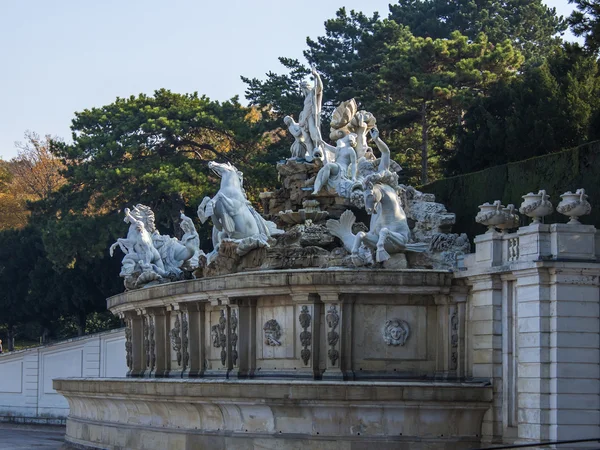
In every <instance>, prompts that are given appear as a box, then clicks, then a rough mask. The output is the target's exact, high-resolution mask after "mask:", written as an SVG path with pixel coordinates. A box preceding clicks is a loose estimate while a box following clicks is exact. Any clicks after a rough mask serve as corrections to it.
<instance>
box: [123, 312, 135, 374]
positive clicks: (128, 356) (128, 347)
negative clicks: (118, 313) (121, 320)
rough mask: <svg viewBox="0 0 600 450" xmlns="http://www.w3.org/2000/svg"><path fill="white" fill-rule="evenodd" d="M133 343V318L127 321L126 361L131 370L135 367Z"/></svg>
mask: <svg viewBox="0 0 600 450" xmlns="http://www.w3.org/2000/svg"><path fill="white" fill-rule="evenodd" d="M132 347H133V344H132V343H131V320H129V319H127V320H126V321H125V361H126V362H127V367H128V368H129V370H132V369H133V356H132V355H131V349H132Z"/></svg>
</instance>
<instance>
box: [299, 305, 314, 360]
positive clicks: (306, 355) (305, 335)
mask: <svg viewBox="0 0 600 450" xmlns="http://www.w3.org/2000/svg"><path fill="white" fill-rule="evenodd" d="M311 319H312V317H311V315H310V312H309V311H308V306H302V309H301V311H300V316H299V317H298V320H299V321H300V326H301V327H302V332H301V333H300V343H301V344H302V347H303V348H302V350H301V351H300V357H301V358H302V361H303V362H304V365H305V366H307V365H308V362H309V361H310V350H309V348H308V347H310V342H311V339H312V333H311V332H310V331H308V328H309V327H310V322H311Z"/></svg>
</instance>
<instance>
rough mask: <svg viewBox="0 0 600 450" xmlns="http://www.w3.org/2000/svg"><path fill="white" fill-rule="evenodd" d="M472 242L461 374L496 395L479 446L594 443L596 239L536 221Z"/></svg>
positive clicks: (576, 228)
mask: <svg viewBox="0 0 600 450" xmlns="http://www.w3.org/2000/svg"><path fill="white" fill-rule="evenodd" d="M475 244H476V252H475V253H474V254H471V255H469V256H468V257H467V258H466V259H465V266H466V270H464V271H461V272H458V273H457V274H456V281H457V282H460V283H464V284H465V286H467V292H468V296H467V320H466V324H467V327H468V331H467V333H466V336H467V344H466V349H467V350H466V351H467V355H468V357H467V374H468V375H470V376H472V377H473V378H475V379H485V380H490V381H491V383H492V385H493V389H494V401H493V406H492V408H490V410H489V411H488V412H487V414H486V415H485V417H484V422H483V428H482V433H483V436H484V441H486V442H498V443H500V442H538V441H542V440H567V439H584V438H593V437H598V436H600V390H599V386H600V281H599V280H600V232H598V231H597V230H596V229H595V228H594V227H593V226H589V225H587V226H586V225H571V224H552V225H543V224H540V225H530V226H526V227H521V228H520V229H518V230H517V231H516V232H514V233H507V234H500V233H496V232H488V233H485V234H483V235H479V236H477V237H476V239H475ZM591 445H596V444H591Z"/></svg>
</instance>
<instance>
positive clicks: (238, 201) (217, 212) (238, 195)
mask: <svg viewBox="0 0 600 450" xmlns="http://www.w3.org/2000/svg"><path fill="white" fill-rule="evenodd" d="M208 168H209V169H210V170H212V171H213V172H214V173H215V174H216V175H218V176H219V177H220V178H221V187H220V189H219V191H218V192H217V194H216V195H215V196H214V197H213V198H210V197H204V199H203V200H202V203H200V206H199V207H198V217H199V218H200V221H201V222H202V223H204V222H206V220H207V219H208V218H209V217H210V218H211V219H212V222H213V231H212V240H213V245H214V250H213V251H212V252H211V253H210V254H209V255H208V256H207V260H208V263H210V262H211V261H212V260H213V259H214V258H215V257H216V255H217V253H218V251H219V246H220V245H221V242H223V240H225V239H227V240H232V241H235V242H237V243H238V244H239V245H238V248H237V250H236V252H237V253H238V255H244V254H246V253H248V252H249V251H250V250H252V249H253V248H257V247H269V243H268V239H269V238H270V237H271V236H273V235H276V234H281V233H283V230H278V229H277V226H276V225H275V223H273V222H270V221H268V220H265V219H263V218H262V217H261V216H260V214H258V212H256V210H255V209H254V208H253V207H252V205H251V204H250V202H249V201H248V199H247V197H246V194H245V192H244V188H243V187H242V185H243V181H244V177H243V173H242V172H240V171H239V170H237V169H236V168H235V167H234V166H233V165H231V163H229V162H228V163H226V164H221V163H217V162H215V161H210V162H209V163H208Z"/></svg>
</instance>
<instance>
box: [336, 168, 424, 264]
mask: <svg viewBox="0 0 600 450" xmlns="http://www.w3.org/2000/svg"><path fill="white" fill-rule="evenodd" d="M397 187H398V176H397V174H394V173H392V172H390V171H389V170H385V171H383V172H377V173H374V174H372V175H370V176H368V177H367V178H365V180H364V181H363V195H364V201H365V209H366V211H367V213H368V214H370V215H371V223H370V226H369V231H368V233H365V232H363V231H360V232H358V233H357V234H354V233H352V224H353V223H354V221H355V220H356V218H355V217H354V214H353V213H352V212H351V211H349V210H347V211H345V212H344V213H343V214H342V216H341V217H340V220H328V221H327V229H328V230H329V231H330V232H331V234H333V235H334V236H337V237H339V238H340V239H341V240H342V242H343V243H344V247H345V248H346V250H348V251H349V252H351V254H352V257H353V260H354V262H355V264H357V265H361V264H362V261H360V259H361V258H358V254H359V249H360V247H361V245H363V244H364V245H365V246H367V247H369V248H371V249H374V250H375V259H376V261H377V262H383V261H387V260H388V259H389V258H390V253H402V252H406V251H411V252H424V251H426V250H427V245H426V244H413V243H409V241H410V235H411V233H410V229H409V227H408V223H407V221H406V215H405V213H404V210H403V209H402V206H401V204H400V203H401V202H400V198H399V197H398V194H397V192H396V188H397Z"/></svg>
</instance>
